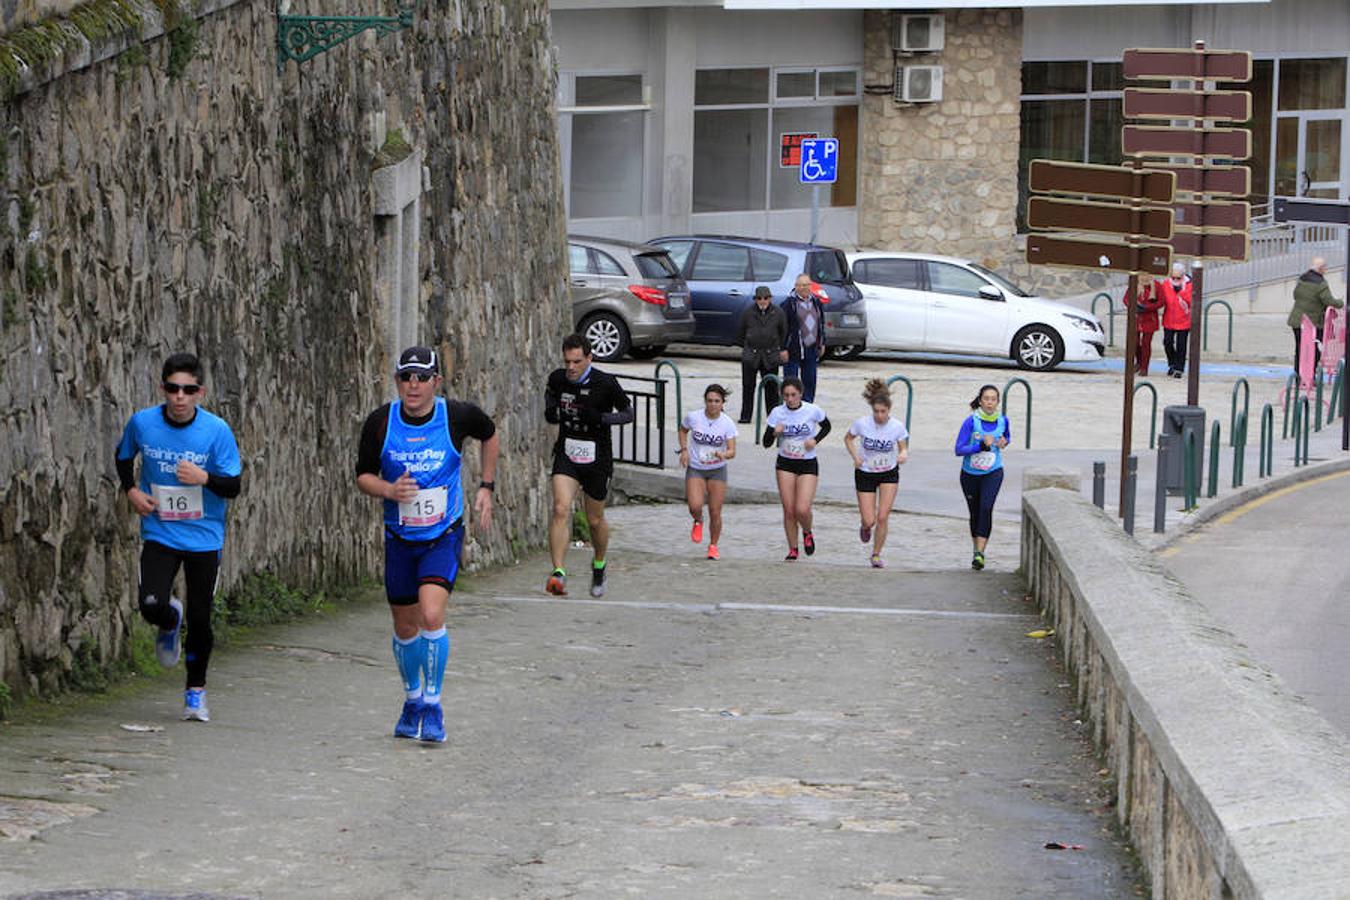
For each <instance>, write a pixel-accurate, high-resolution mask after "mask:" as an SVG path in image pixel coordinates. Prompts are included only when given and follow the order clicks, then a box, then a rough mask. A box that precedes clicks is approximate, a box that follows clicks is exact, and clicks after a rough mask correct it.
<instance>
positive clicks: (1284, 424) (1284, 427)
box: [1280, 375, 1299, 441]
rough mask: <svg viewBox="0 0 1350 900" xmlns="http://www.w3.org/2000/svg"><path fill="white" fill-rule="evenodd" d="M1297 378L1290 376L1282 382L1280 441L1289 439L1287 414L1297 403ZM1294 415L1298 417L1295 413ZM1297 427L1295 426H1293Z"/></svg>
mask: <svg viewBox="0 0 1350 900" xmlns="http://www.w3.org/2000/svg"><path fill="white" fill-rule="evenodd" d="M1298 388H1299V384H1298V376H1297V375H1290V376H1289V377H1288V378H1286V379H1285V381H1284V415H1283V417H1281V419H1280V440H1282V441H1286V440H1288V439H1289V412H1290V410H1292V409H1293V408H1294V406H1295V405H1296V404H1297V403H1298ZM1295 415H1298V413H1297V412H1295ZM1295 427H1297V425H1295Z"/></svg>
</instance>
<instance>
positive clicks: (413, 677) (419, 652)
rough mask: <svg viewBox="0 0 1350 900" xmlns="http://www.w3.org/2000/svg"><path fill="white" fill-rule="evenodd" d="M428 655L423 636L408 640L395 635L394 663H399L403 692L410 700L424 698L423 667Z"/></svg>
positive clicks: (419, 635) (418, 635) (414, 636)
mask: <svg viewBox="0 0 1350 900" xmlns="http://www.w3.org/2000/svg"><path fill="white" fill-rule="evenodd" d="M426 654H427V645H426V642H425V641H423V640H422V636H421V634H415V635H413V636H412V637H410V638H408V639H407V640H404V639H403V638H401V637H399V636H398V635H394V662H396V663H398V674H399V675H400V676H402V678H403V690H404V691H405V692H406V693H407V695H408V699H409V700H417V699H418V698H420V697H421V696H422V666H423V665H424V664H425V662H426ZM437 690H439V687H438V688H437Z"/></svg>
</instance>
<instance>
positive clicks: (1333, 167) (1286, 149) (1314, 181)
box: [1275, 112, 1345, 200]
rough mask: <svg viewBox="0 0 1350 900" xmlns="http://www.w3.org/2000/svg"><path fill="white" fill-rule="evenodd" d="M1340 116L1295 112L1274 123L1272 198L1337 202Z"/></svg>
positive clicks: (1339, 190) (1340, 184) (1341, 189)
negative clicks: (1273, 194) (1303, 198)
mask: <svg viewBox="0 0 1350 900" xmlns="http://www.w3.org/2000/svg"><path fill="white" fill-rule="evenodd" d="M1344 134H1345V127H1344V122H1343V121H1342V119H1341V113H1339V112H1332V113H1307V112H1305V113H1298V114H1297V115H1288V116H1280V117H1279V118H1278V119H1277V120H1276V123H1275V195H1276V196H1278V197H1308V198H1311V199H1323V200H1339V199H1341V198H1342V197H1343V196H1344V184H1343V181H1342V177H1341V174H1342V162H1341V161H1342V159H1343V157H1344V154H1343V152H1342V150H1343V147H1344Z"/></svg>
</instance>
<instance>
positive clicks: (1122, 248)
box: [1027, 234, 1172, 276]
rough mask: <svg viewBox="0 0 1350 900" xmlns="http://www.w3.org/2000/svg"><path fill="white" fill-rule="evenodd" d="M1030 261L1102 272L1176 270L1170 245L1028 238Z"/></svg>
mask: <svg viewBox="0 0 1350 900" xmlns="http://www.w3.org/2000/svg"><path fill="white" fill-rule="evenodd" d="M1027 262H1029V263H1033V264H1035V265H1039V266H1068V267H1069V268H1072V269H1096V270H1097V271H1099V272H1139V273H1141V274H1147V275H1157V276H1163V275H1166V274H1167V273H1168V272H1169V271H1171V268H1172V248H1171V247H1169V246H1167V245H1166V244H1146V245H1143V246H1140V245H1138V244H1117V243H1113V242H1111V241H1089V240H1083V239H1081V238H1069V237H1052V236H1050V235H1048V234H1029V235H1027Z"/></svg>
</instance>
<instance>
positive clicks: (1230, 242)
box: [1027, 231, 1251, 262]
mask: <svg viewBox="0 0 1350 900" xmlns="http://www.w3.org/2000/svg"><path fill="white" fill-rule="evenodd" d="M1027 240H1028V246H1030V243H1029V242H1030V238H1028V239H1027ZM1170 243H1171V244H1172V250H1173V252H1174V253H1176V255H1177V256H1189V257H1190V258H1191V259H1231V260H1233V261H1235V262H1244V261H1245V260H1246V259H1247V255H1248V253H1249V252H1250V245H1251V241H1250V239H1249V238H1248V237H1247V233H1246V232H1244V231H1228V232H1220V233H1218V234H1199V233H1196V232H1184V233H1183V232H1177V233H1176V234H1174V235H1172V240H1171V242H1170Z"/></svg>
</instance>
